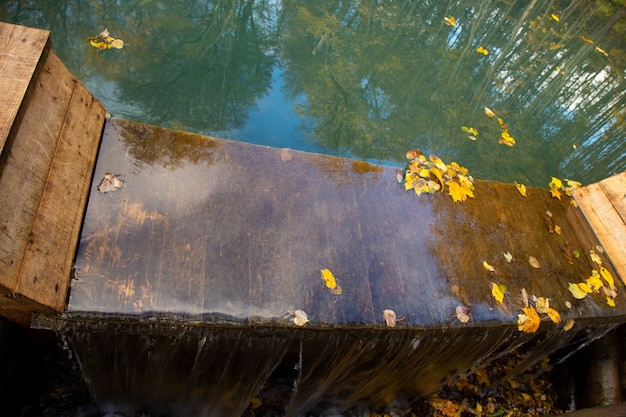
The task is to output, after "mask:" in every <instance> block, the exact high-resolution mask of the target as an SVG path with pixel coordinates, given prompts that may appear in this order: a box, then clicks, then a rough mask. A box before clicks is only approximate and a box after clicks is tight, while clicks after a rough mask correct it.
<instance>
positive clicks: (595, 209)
mask: <svg viewBox="0 0 626 417" xmlns="http://www.w3.org/2000/svg"><path fill="white" fill-rule="evenodd" d="M573 194H574V198H576V201H577V202H578V204H579V205H580V208H581V210H582V212H583V213H584V215H585V218H586V219H587V221H588V222H589V224H590V225H591V227H592V229H593V231H594V232H595V234H596V235H597V237H598V239H599V241H600V243H601V244H602V246H603V247H604V250H606V252H607V254H608V256H609V258H610V259H611V262H612V263H613V266H614V267H615V269H616V271H617V273H618V274H619V275H620V277H621V278H622V281H624V280H626V172H622V173H621V174H617V175H614V176H612V177H609V178H606V179H604V180H602V181H600V182H597V183H595V184H590V185H588V186H586V187H583V188H580V189H577V190H575V191H574V193H573Z"/></svg>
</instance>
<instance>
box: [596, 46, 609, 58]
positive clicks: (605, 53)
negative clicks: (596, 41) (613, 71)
mask: <svg viewBox="0 0 626 417" xmlns="http://www.w3.org/2000/svg"><path fill="white" fill-rule="evenodd" d="M596 51H598V52H600V53H601V54H602V55H604V56H609V53H608V52H607V51H605V50H604V49H602V48H599V47H597V46H596Z"/></svg>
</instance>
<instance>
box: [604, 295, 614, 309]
mask: <svg viewBox="0 0 626 417" xmlns="http://www.w3.org/2000/svg"><path fill="white" fill-rule="evenodd" d="M606 303H607V304H608V305H610V306H611V307H615V300H614V299H612V298H611V297H606Z"/></svg>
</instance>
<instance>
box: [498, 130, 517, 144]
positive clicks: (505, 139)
mask: <svg viewBox="0 0 626 417" xmlns="http://www.w3.org/2000/svg"><path fill="white" fill-rule="evenodd" d="M498 143H499V144H501V145H506V146H515V138H514V137H513V136H511V135H510V134H509V131H508V130H506V129H505V130H503V131H502V135H500V139H498Z"/></svg>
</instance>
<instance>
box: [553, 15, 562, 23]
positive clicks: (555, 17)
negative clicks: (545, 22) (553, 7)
mask: <svg viewBox="0 0 626 417" xmlns="http://www.w3.org/2000/svg"><path fill="white" fill-rule="evenodd" d="M551 16H552V19H554V20H555V21H557V22H558V21H559V20H561V19H559V17H558V16H557V15H555V14H554V13H552V15H551Z"/></svg>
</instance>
